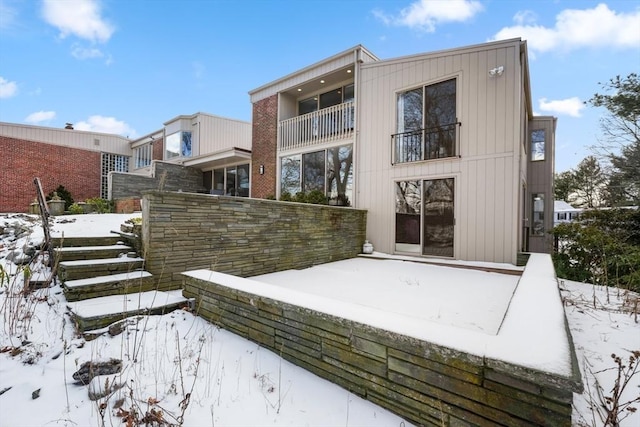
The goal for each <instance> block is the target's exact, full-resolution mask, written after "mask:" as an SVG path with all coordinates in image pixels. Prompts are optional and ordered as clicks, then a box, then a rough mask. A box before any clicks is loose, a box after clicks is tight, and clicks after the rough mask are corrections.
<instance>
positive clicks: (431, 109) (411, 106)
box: [391, 79, 458, 163]
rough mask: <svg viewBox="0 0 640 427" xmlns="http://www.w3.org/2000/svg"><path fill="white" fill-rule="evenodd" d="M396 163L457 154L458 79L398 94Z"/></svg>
mask: <svg viewBox="0 0 640 427" xmlns="http://www.w3.org/2000/svg"><path fill="white" fill-rule="evenodd" d="M397 119H398V121H397V128H396V132H397V133H396V134H395V135H392V136H391V139H392V142H393V146H394V147H393V148H394V149H393V153H394V159H393V163H405V162H417V161H420V160H431V159H439V158H443V157H453V156H455V155H456V130H457V127H458V123H457V114H456V79H450V80H445V81H443V82H439V83H435V84H432V85H428V86H423V87H420V88H416V89H411V90H408V91H405V92H401V93H399V94H398V99H397Z"/></svg>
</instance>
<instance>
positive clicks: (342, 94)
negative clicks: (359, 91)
mask: <svg viewBox="0 0 640 427" xmlns="http://www.w3.org/2000/svg"><path fill="white" fill-rule="evenodd" d="M353 97H354V89H353V83H351V84H348V85H346V86H343V87H340V88H338V89H334V90H330V91H328V92H323V93H321V94H320V95H316V96H314V97H312V98H307V99H303V100H302V101H298V115H299V116H301V115H303V114H307V113H312V112H314V111H318V110H321V109H323V108H328V107H332V106H334V105H338V104H342V103H345V102H349V101H353Z"/></svg>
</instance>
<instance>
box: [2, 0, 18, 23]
mask: <svg viewBox="0 0 640 427" xmlns="http://www.w3.org/2000/svg"><path fill="white" fill-rule="evenodd" d="M17 16H18V12H17V10H16V9H15V8H14V7H11V6H9V5H8V4H7V2H5V1H0V30H9V29H11V28H13V26H14V25H15V23H16V18H17Z"/></svg>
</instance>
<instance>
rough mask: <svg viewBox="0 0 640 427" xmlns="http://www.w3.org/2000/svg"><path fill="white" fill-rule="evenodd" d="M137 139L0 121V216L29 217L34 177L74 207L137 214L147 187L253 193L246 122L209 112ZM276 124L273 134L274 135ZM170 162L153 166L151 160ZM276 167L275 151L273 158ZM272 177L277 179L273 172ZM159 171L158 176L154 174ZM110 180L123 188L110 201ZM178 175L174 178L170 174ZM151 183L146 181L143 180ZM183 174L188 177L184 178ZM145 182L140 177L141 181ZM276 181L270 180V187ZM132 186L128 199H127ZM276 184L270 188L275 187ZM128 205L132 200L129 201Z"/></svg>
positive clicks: (176, 120) (173, 121)
mask: <svg viewBox="0 0 640 427" xmlns="http://www.w3.org/2000/svg"><path fill="white" fill-rule="evenodd" d="M163 125H164V126H163V127H162V128H161V129H159V130H157V131H154V132H151V133H149V134H147V135H145V136H142V137H140V138H137V139H133V140H131V139H128V138H124V137H122V136H119V135H111V134H105V133H99V132H86V131H79V130H74V129H66V128H65V129H59V128H50V127H41V126H30V125H21V124H15V123H2V122H0V149H1V150H2V153H3V154H5V160H4V161H3V163H4V164H3V168H2V169H0V212H27V211H28V210H29V205H30V204H31V203H32V202H33V201H34V199H35V196H36V188H35V185H34V183H33V181H34V178H36V177H38V178H40V181H41V183H42V186H43V191H44V193H45V194H48V193H50V192H52V191H54V190H55V189H56V188H58V186H60V185H62V186H64V187H65V189H66V190H68V191H69V192H70V193H71V196H72V197H73V199H74V200H75V201H85V200H86V199H88V198H94V197H100V198H104V199H112V200H114V201H116V202H121V203H120V204H119V206H124V207H123V208H122V209H125V207H126V209H127V210H129V209H132V208H139V200H138V199H139V197H140V196H139V195H140V192H141V191H143V190H145V189H157V188H158V187H159V186H165V187H166V188H167V189H181V190H183V191H193V192H210V193H214V194H233V195H238V196H244V197H248V196H249V195H250V187H251V184H250V175H251V124H250V123H248V122H243V121H239V120H233V119H226V118H222V117H218V116H213V115H210V114H206V113H196V114H193V115H184V116H177V117H175V118H174V119H171V120H169V121H167V122H165V123H164V124H163ZM275 125H276V123H275V118H274V129H275ZM154 161H155V162H157V161H162V162H166V163H173V164H175V165H176V166H178V165H180V166H179V167H174V168H171V167H170V165H167V166H164V167H158V168H156V167H155V165H154V164H153V162H154ZM274 162H275V153H274V160H272V163H274ZM266 169H267V170H271V172H270V173H272V174H273V173H275V172H274V171H273V168H266ZM157 170H160V171H162V174H163V176H157V177H156V176H155V175H154V174H155V173H156V171H157ZM114 174H117V175H118V179H117V180H116V181H117V182H118V183H119V184H120V185H119V186H118V187H117V192H116V197H113V194H112V193H113V191H112V188H111V187H112V184H111V183H112V181H113V178H112V177H113V176H114ZM172 174H175V175H172ZM145 176H146V177H148V178H150V179H147V180H145V179H143V177H145ZM185 176H189V177H190V178H188V179H186V180H185ZM141 178H142V179H141ZM274 179H275V175H273V177H272V178H271V181H272V182H273V180H274ZM123 180H124V181H125V182H126V181H127V180H128V181H130V182H131V186H130V187H131V194H127V189H128V187H129V186H128V185H126V184H125V185H122V182H123ZM272 185H273V184H272ZM130 199H133V200H130Z"/></svg>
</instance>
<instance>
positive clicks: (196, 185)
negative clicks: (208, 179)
mask: <svg viewBox="0 0 640 427" xmlns="http://www.w3.org/2000/svg"><path fill="white" fill-rule="evenodd" d="M151 171H152V172H151V176H147V175H138V174H134V173H127V172H110V173H109V179H110V182H109V198H110V199H111V200H116V201H117V200H120V199H131V198H138V199H140V198H142V194H143V193H144V192H145V191H149V190H160V189H163V190H165V191H184V192H192V193H198V192H200V193H201V192H204V191H205V188H204V185H203V181H202V172H201V171H200V170H199V169H196V168H192V167H188V166H182V165H177V164H175V163H166V162H160V161H158V160H154V161H152V162H151Z"/></svg>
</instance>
